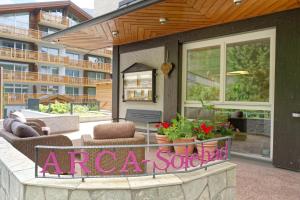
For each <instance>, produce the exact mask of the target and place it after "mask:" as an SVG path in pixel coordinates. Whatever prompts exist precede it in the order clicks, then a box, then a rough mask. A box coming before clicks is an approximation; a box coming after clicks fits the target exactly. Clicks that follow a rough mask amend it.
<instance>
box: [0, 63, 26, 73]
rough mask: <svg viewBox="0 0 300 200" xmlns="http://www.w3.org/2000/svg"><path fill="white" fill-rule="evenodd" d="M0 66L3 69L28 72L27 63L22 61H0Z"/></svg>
mask: <svg viewBox="0 0 300 200" xmlns="http://www.w3.org/2000/svg"><path fill="white" fill-rule="evenodd" d="M0 66H1V67H3V69H4V70H11V71H21V72H28V68H29V67H28V66H29V65H28V64H22V63H11V62H0Z"/></svg>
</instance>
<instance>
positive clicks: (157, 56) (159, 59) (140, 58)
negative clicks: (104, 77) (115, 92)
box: [120, 47, 165, 118]
mask: <svg viewBox="0 0 300 200" xmlns="http://www.w3.org/2000/svg"><path fill="white" fill-rule="evenodd" d="M164 52H165V48H164V47H157V48H152V49H145V50H140V51H134V52H128V53H124V54H121V55H120V72H122V71H123V70H124V69H126V68H127V67H129V66H131V65H132V64H134V63H136V62H138V63H142V64H145V65H148V66H151V67H153V68H156V69H157V73H158V75H157V77H156V95H157V96H158V97H157V103H151V102H123V100H122V95H123V94H122V93H123V78H122V74H120V97H121V98H120V117H121V118H124V117H125V114H126V110H127V109H128V108H132V109H144V110H160V111H163V97H164V76H163V74H162V72H161V70H160V66H161V64H162V63H163V62H164Z"/></svg>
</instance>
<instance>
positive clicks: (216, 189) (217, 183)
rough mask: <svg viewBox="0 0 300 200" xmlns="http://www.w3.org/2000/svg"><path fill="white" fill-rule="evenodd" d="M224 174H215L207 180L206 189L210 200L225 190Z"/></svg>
mask: <svg viewBox="0 0 300 200" xmlns="http://www.w3.org/2000/svg"><path fill="white" fill-rule="evenodd" d="M226 177H227V176H226V172H223V173H221V174H216V175H213V176H210V177H209V178H208V188H209V194H210V197H211V199H214V198H215V196H216V195H217V194H218V193H220V192H221V191H223V190H224V189H225V188H226V185H227V181H226Z"/></svg>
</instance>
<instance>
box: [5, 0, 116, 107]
mask: <svg viewBox="0 0 300 200" xmlns="http://www.w3.org/2000/svg"><path fill="white" fill-rule="evenodd" d="M91 18H92V17H91V16H90V15H89V14H87V13H86V12H85V11H83V10H82V9H80V8H79V7H77V6H76V5H75V4H73V3H72V2H70V1H57V2H45V3H26V4H13V5H1V6H0V66H1V67H3V92H4V105H5V107H6V108H7V109H10V107H13V108H14V109H15V108H22V107H24V105H25V104H26V101H27V99H28V98H39V97H41V96H44V95H55V94H60V95H66V96H68V97H70V98H72V99H75V100H77V101H82V100H85V99H95V98H96V85H97V84H101V83H103V82H105V81H109V80H110V79H111V51H110V50H107V49H101V50H95V51H90V50H85V49H82V48H74V47H72V48H71V47H68V46H63V45H60V44H59V43H55V44H54V43H51V42H46V41H45V40H43V37H44V36H46V35H49V34H52V33H55V32H57V31H60V30H63V29H66V28H68V27H71V26H74V25H76V24H78V23H81V22H83V21H86V20H89V19H91ZM11 109H12V108H11Z"/></svg>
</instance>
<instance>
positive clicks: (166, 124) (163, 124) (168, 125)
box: [162, 122, 170, 128]
mask: <svg viewBox="0 0 300 200" xmlns="http://www.w3.org/2000/svg"><path fill="white" fill-rule="evenodd" d="M162 126H163V127H164V128H169V127H170V124H169V123H168V122H163V123H162Z"/></svg>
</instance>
